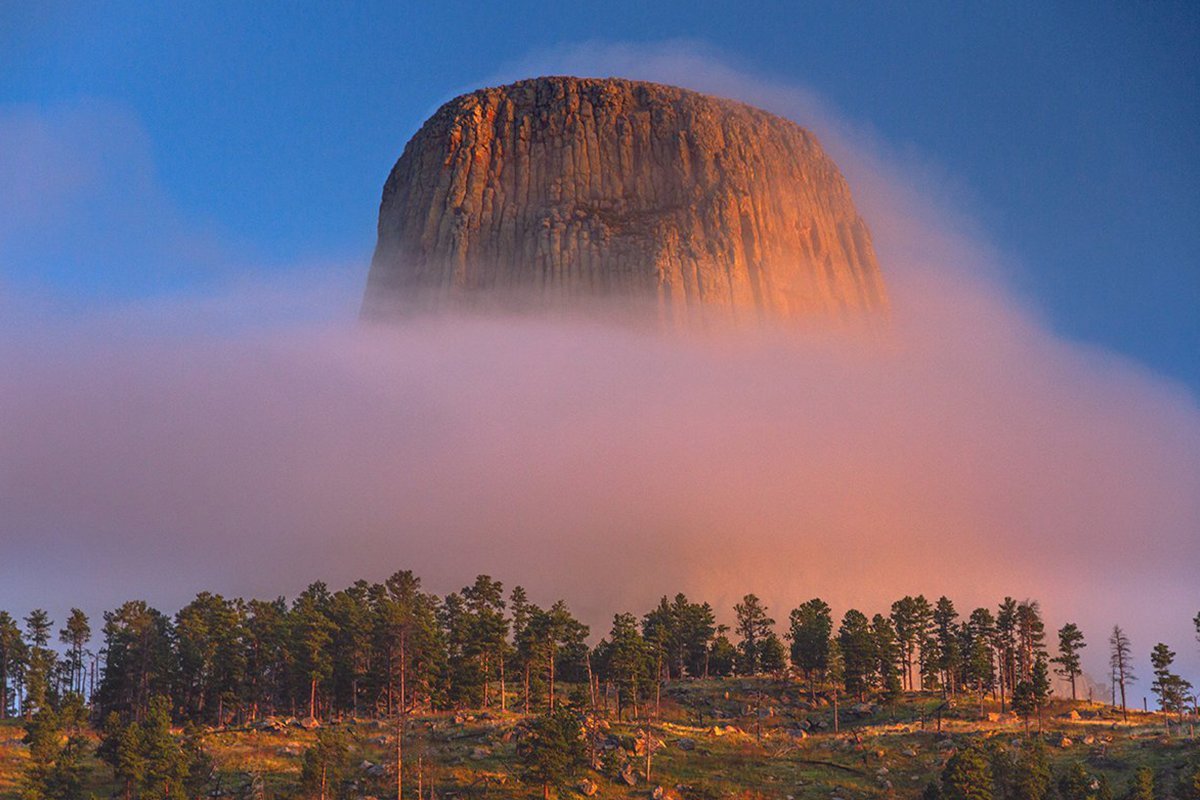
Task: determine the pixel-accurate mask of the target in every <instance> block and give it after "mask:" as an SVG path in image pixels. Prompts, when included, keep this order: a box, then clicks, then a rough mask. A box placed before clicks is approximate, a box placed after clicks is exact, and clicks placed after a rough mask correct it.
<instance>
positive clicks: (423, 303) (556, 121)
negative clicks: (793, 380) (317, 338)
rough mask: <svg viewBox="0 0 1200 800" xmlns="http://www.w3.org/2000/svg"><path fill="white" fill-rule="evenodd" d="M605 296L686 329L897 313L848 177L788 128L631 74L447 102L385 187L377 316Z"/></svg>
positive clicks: (572, 302) (373, 304)
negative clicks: (710, 323)
mask: <svg viewBox="0 0 1200 800" xmlns="http://www.w3.org/2000/svg"><path fill="white" fill-rule="evenodd" d="M600 300H604V301H613V302H614V303H615V304H617V305H621V306H626V307H633V306H639V307H640V306H644V307H646V308H649V309H652V310H653V311H654V313H655V314H657V315H658V316H659V317H661V318H663V319H665V320H669V321H672V322H678V323H683V324H688V323H690V322H693V321H696V320H702V319H703V320H707V319H712V318H729V319H731V320H733V321H744V320H756V319H765V318H778V317H783V318H794V317H811V316H817V315H835V316H846V315H849V314H853V313H856V312H861V311H873V310H880V309H883V308H884V307H886V304H887V300H886V293H885V290H884V287H883V282H882V278H881V276H880V272H879V265H878V263H877V261H876V258H875V252H874V249H873V247H872V245H871V235H870V233H869V231H868V230H867V226H866V224H865V223H864V222H863V220H862V218H861V217H859V215H858V212H857V211H856V210H855V208H854V203H853V202H852V200H851V198H850V190H849V188H848V187H847V185H846V182H845V180H844V179H843V178H842V176H841V174H840V173H839V172H838V169H837V166H836V165H835V164H834V163H833V162H832V161H831V160H830V159H829V157H828V156H826V155H825V153H824V152H823V151H822V149H821V146H820V145H819V144H818V143H817V140H816V139H815V138H814V137H813V135H812V134H811V133H809V132H808V131H806V130H804V129H803V128H801V127H799V126H797V125H795V124H794V123H792V122H789V121H787V120H784V119H781V118H779V117H776V116H774V115H772V114H769V113H767V112H765V111H761V110H759V109H756V108H752V107H750V106H747V105H743V104H741V103H736V102H732V101H729V100H723V99H719V98H715V97H710V96H707V95H702V94H698V93H696V92H691V91H687V90H684V89H678V88H675V87H671V86H662V85H658V84H652V83H640V82H634V81H626V80H616V79H604V80H598V79H581V78H568V77H548V78H537V79H533V80H526V81H521V82H519V83H514V84H512V85H510V86H503V87H499V88H491V89H481V90H479V91H476V92H472V93H470V94H466V95H463V96H461V97H458V98H456V99H454V100H451V101H450V102H448V103H446V104H445V105H444V106H442V107H441V108H440V109H439V110H438V111H437V113H435V114H434V115H433V117H431V118H430V119H429V120H428V121H427V122H426V123H425V124H424V126H422V128H421V129H420V131H418V132H417V134H416V135H415V136H413V138H412V140H411V141H410V142H409V143H408V145H407V147H405V149H404V154H403V155H402V156H401V157H400V160H399V161H398V162H397V163H396V166H395V168H393V170H392V173H391V175H390V176H389V177H388V180H387V184H386V185H385V186H384V190H383V201H382V203H381V205H380V211H379V240H378V244H377V246H376V250H375V257H374V259H373V261H372V264H371V272H370V276H369V278H368V282H367V291H366V297H365V300H364V314H365V315H367V316H369V317H385V316H390V315H393V314H396V313H403V312H405V311H409V310H417V309H427V308H444V307H447V306H456V305H469V306H477V305H491V304H501V305H509V304H517V305H520V306H522V307H526V308H528V307H535V308H539V307H540V308H551V307H555V308H557V307H564V306H566V307H573V306H577V305H587V304H590V303H593V302H595V301H600Z"/></svg>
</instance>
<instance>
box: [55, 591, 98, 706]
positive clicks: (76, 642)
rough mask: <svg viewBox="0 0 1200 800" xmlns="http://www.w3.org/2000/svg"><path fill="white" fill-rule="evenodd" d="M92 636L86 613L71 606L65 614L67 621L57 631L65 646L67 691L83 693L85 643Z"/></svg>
mask: <svg viewBox="0 0 1200 800" xmlns="http://www.w3.org/2000/svg"><path fill="white" fill-rule="evenodd" d="M91 638H92V627H91V625H90V624H89V621H88V617H87V614H85V613H83V612H82V611H80V610H79V609H78V608H72V609H71V613H70V614H69V615H68V616H67V623H66V625H65V626H64V627H63V629H62V630H61V631H59V632H58V640H59V641H60V642H62V643H63V644H65V645H66V646H67V658H66V666H67V672H68V675H69V676H70V680H69V684H70V685H69V691H72V692H78V693H79V694H84V693H85V690H86V688H87V687H86V686H85V685H84V676H85V674H86V663H85V660H84V659H85V653H86V648H87V643H88V641H90V640H91Z"/></svg>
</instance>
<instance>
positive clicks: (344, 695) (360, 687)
mask: <svg viewBox="0 0 1200 800" xmlns="http://www.w3.org/2000/svg"><path fill="white" fill-rule="evenodd" d="M370 594H371V587H370V585H369V584H368V583H367V582H366V581H356V582H355V583H354V585H352V586H350V587H348V588H346V589H343V590H342V591H339V592H334V594H333V598H332V600H331V601H330V604H329V619H330V620H331V621H332V622H333V643H332V650H333V652H332V656H333V680H332V684H333V703H334V705H335V706H336V707H339V708H341V709H343V710H345V711H349V712H350V713H351V714H353V715H354V716H358V714H359V704H360V701H361V700H362V697H363V691H364V688H365V684H366V681H367V674H368V670H369V668H370V664H371V655H372V653H371V634H372V626H371V622H372V614H371V603H370Z"/></svg>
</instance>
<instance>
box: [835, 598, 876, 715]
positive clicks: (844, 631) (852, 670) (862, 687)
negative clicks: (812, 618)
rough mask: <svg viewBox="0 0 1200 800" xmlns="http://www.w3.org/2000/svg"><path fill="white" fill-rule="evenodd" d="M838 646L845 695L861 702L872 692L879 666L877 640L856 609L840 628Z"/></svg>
mask: <svg viewBox="0 0 1200 800" xmlns="http://www.w3.org/2000/svg"><path fill="white" fill-rule="evenodd" d="M838 645H839V650H840V652H841V656H842V669H843V683H844V684H845V687H846V692H847V693H849V694H852V695H856V696H857V697H858V698H859V700H862V699H863V697H864V695H865V694H866V692H867V690H868V689H870V688H871V679H872V677H873V676H874V674H875V662H876V655H875V640H874V638H873V637H872V636H871V623H870V622H868V621H867V616H866V615H865V614H863V613H862V612H861V611H858V610H857V609H853V608H852V609H850V610H849V611H847V612H846V614H845V615H844V616H843V617H842V624H841V626H840V627H839V628H838Z"/></svg>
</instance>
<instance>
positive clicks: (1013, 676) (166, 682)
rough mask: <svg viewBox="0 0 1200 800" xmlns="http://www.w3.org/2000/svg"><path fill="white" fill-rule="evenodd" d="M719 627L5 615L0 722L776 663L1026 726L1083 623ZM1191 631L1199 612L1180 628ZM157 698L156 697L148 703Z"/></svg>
mask: <svg viewBox="0 0 1200 800" xmlns="http://www.w3.org/2000/svg"><path fill="white" fill-rule="evenodd" d="M732 610H733V618H734V620H735V624H734V625H733V627H732V628H729V627H726V626H724V625H720V624H718V623H717V621H716V614H715V612H714V610H713V608H712V606H711V605H709V604H708V603H703V602H695V601H693V600H691V599H689V598H688V597H686V596H685V595H683V594H677V595H675V596H674V597H665V596H664V597H663V598H662V599H661V600H660V602H659V603H658V604H657V605H656V606H655V607H654V608H652V609H651V610H649V611H648V612H646V613H644V614H642V615H641V616H637V615H635V614H631V613H620V614H616V615H615V616H614V617H613V620H612V625H611V628H610V629H609V631H608V632H607V634H606V635H605V636H604V637H603V638H602V639H600V641H599V642H598V643H597V644H596V645H595V646H589V643H588V637H589V633H590V631H589V629H588V627H587V626H586V625H584V624H583V623H581V622H580V621H579V620H578V619H576V618H575V616H574V615H573V614H572V613H571V611H570V609H569V608H568V607H567V605H566V603H564V602H563V601H561V600H560V601H558V602H555V603H553V604H552V605H550V606H548V607H545V608H543V607H540V606H538V605H536V604H534V603H532V602H531V601H530V600H529V598H528V596H527V594H526V592H525V590H524V589H522V588H521V587H520V586H517V587H514V588H513V589H511V591H508V592H506V591H505V587H504V586H503V585H502V584H501V583H500V582H499V581H497V580H494V579H493V578H491V577H489V576H487V575H480V576H479V577H478V578H476V579H475V581H474V582H473V583H471V584H470V585H468V586H465V587H463V588H462V589H461V590H460V591H458V592H452V593H450V594H448V595H445V596H438V595H435V594H433V593H430V592H427V591H425V590H424V589H423V588H422V586H421V581H420V579H419V578H417V577H416V576H415V575H414V574H413V573H411V572H408V571H401V572H397V573H395V574H394V575H392V576H391V577H389V578H388V579H387V580H385V581H383V582H381V583H368V582H366V581H359V582H356V583H354V584H353V585H351V586H349V587H347V588H345V589H342V590H339V591H331V590H330V589H329V588H328V587H327V586H326V585H325V584H324V583H313V584H312V585H310V586H309V587H308V588H307V589H305V590H304V591H303V592H301V593H300V595H299V596H298V597H296V598H295V599H294V600H292V601H291V602H288V601H286V600H285V599H284V598H277V599H275V600H242V599H228V598H225V597H222V596H221V595H217V594H212V593H209V592H201V593H200V594H199V595H197V596H196V597H195V599H194V600H192V601H191V602H190V603H188V604H187V605H186V606H184V607H183V608H182V609H180V610H179V611H178V612H177V613H176V614H175V615H174V616H173V617H170V616H167V615H166V614H164V613H162V612H160V611H158V610H156V609H154V608H152V607H150V606H149V605H147V604H146V603H145V602H143V601H136V600H135V601H131V602H128V603H125V604H124V605H122V606H121V607H120V608H117V609H115V610H113V611H109V612H107V613H105V614H104V624H103V627H102V629H101V631H100V637H101V639H102V641H101V642H100V646H99V647H98V648H97V652H96V653H93V652H92V650H90V649H89V645H91V642H92V631H91V627H90V623H89V620H88V618H87V616H86V615H85V614H84V613H83V612H82V611H80V610H78V609H72V611H71V613H70V615H69V617H68V619H67V621H66V623H65V624H64V626H63V627H62V628H61V630H59V631H58V642H59V643H60V644H61V648H59V649H56V648H55V647H54V646H53V645H52V642H53V639H54V624H53V622H52V621H51V620H50V618H49V616H48V615H47V614H46V612H44V611H42V610H35V611H33V612H31V613H30V614H29V615H28V616H27V617H25V618H24V620H23V622H24V626H23V628H22V626H20V625H19V624H18V622H17V620H15V619H14V618H13V617H12V616H11V615H10V614H8V613H5V612H0V715H5V716H7V715H9V714H12V713H20V714H22V715H23V716H25V717H27V718H31V717H32V716H33V715H35V714H37V713H38V712H39V711H41V710H43V709H47V710H52V711H55V712H57V711H58V710H60V709H61V708H62V702H61V701H62V698H65V697H68V696H71V695H77V696H81V697H84V698H86V699H87V704H88V705H89V706H90V710H91V715H92V717H91V718H92V719H93V720H94V721H102V720H107V719H108V718H109V715H111V714H115V715H116V718H117V719H119V720H121V721H122V722H123V723H124V724H130V723H139V724H140V723H143V722H145V721H146V720H147V719H148V717H149V715H150V713H151V711H152V710H153V709H154V708H155V703H156V702H157V703H161V704H163V706H162V707H163V708H164V709H166V713H167V714H168V715H169V717H170V718H172V719H174V720H176V721H190V722H194V723H198V724H207V725H214V724H215V725H223V724H233V723H242V722H247V721H252V720H255V719H258V718H261V717H264V716H267V715H272V714H288V715H292V716H307V717H314V718H336V717H341V716H379V717H388V718H392V717H396V716H398V715H405V714H408V713H410V712H412V711H414V710H416V709H431V710H438V709H449V708H495V709H499V710H514V711H522V712H524V713H541V712H550V711H553V710H554V709H555V708H556V706H557V705H559V704H561V701H560V698H558V697H557V694H556V693H557V692H558V689H557V688H556V687H559V686H560V684H563V683H569V684H572V685H577V686H583V687H586V689H585V691H584V692H583V694H584V696H585V700H586V702H587V703H588V704H590V705H591V706H592V707H593V708H597V707H603V708H605V709H608V708H612V709H613V710H615V712H616V714H617V716H618V717H620V718H624V717H626V716H627V715H631V716H632V717H633V718H639V717H641V716H643V715H645V714H646V713H647V711H648V709H652V708H656V707H657V703H658V698H659V687H660V686H661V684H662V683H663V682H664V681H668V680H678V679H680V678H688V677H691V678H701V677H709V676H714V677H720V676H725V675H730V674H739V675H753V674H760V673H782V672H784V671H785V670H786V669H788V668H789V665H790V667H791V668H794V670H795V672H796V674H797V675H798V676H799V677H800V679H801V680H802V681H803V683H804V685H805V686H806V688H807V690H808V691H809V693H810V694H814V695H815V694H816V693H817V692H819V691H820V692H830V691H833V692H834V694H835V696H836V694H838V693H845V694H847V695H850V696H852V697H856V698H860V699H865V698H866V697H867V696H868V695H871V696H873V697H876V698H877V699H881V700H882V701H883V702H889V701H890V700H892V699H894V698H896V697H897V696H898V695H899V694H900V693H901V692H903V691H906V690H907V691H917V690H924V691H929V692H938V693H941V694H943V695H944V696H947V697H952V696H955V695H963V696H966V697H970V698H976V699H978V701H979V703H980V705H981V710H982V703H983V701H984V698H985V697H987V696H991V697H992V698H994V699H996V700H998V701H999V702H1000V703H1001V705H1002V708H1003V707H1004V706H1007V705H1011V707H1012V708H1013V710H1014V711H1016V712H1017V713H1019V714H1021V715H1022V716H1024V717H1025V718H1026V719H1027V720H1030V721H1032V720H1034V719H1039V718H1040V713H1041V709H1042V708H1043V707H1044V705H1045V703H1046V700H1047V697H1048V695H1049V691H1050V672H1051V670H1054V671H1056V672H1057V673H1058V674H1059V675H1060V676H1062V678H1063V679H1064V680H1065V681H1066V682H1067V683H1068V684H1069V685H1070V687H1071V694H1072V697H1074V696H1075V695H1076V693H1077V682H1078V680H1079V678H1080V676H1081V675H1082V666H1081V660H1080V651H1081V650H1082V649H1083V648H1084V647H1086V642H1085V639H1084V635H1083V632H1082V631H1080V629H1079V628H1078V626H1076V625H1075V624H1073V623H1067V624H1066V625H1064V626H1062V627H1061V628H1060V629H1059V630H1058V631H1057V653H1056V654H1054V655H1053V656H1052V655H1051V653H1050V652H1049V651H1048V648H1047V643H1046V639H1047V635H1046V627H1045V623H1044V621H1043V619H1042V614H1041V609H1040V608H1039V606H1038V603H1037V602H1036V601H1024V602H1020V601H1017V600H1015V599H1013V598H1011V597H1006V598H1004V600H1003V601H1001V602H1000V603H999V604H998V605H997V606H996V607H994V608H983V607H981V608H976V609H974V610H972V611H971V612H970V613H968V614H966V615H965V616H963V615H962V614H960V612H959V611H958V609H957V608H956V607H955V604H954V603H953V602H952V601H951V600H950V599H949V598H947V597H939V598H937V599H936V600H935V601H933V602H930V601H929V600H928V599H926V598H925V597H924V596H923V595H916V596H906V597H903V598H901V599H899V600H897V601H896V602H894V603H892V604H891V607H890V609H889V611H888V613H886V614H884V613H875V614H873V615H872V616H868V615H867V614H866V613H864V612H862V611H860V610H858V609H849V610H847V611H846V612H845V613H844V614H842V616H841V617H840V619H839V620H837V621H836V623H835V619H834V616H833V613H832V610H831V608H830V606H829V605H828V604H827V603H825V602H824V601H823V600H821V599H820V598H813V599H811V600H808V601H806V602H803V603H801V604H799V605H798V606H797V607H796V608H795V609H793V610H791V612H790V613H789V614H788V618H787V627H786V630H784V631H783V632H782V634H783V635H782V636H780V635H779V633H778V632H777V631H776V623H775V620H774V619H773V618H772V616H771V614H770V609H768V608H767V607H766V606H765V605H764V604H763V602H762V601H761V600H760V599H759V598H758V597H757V596H755V595H753V594H747V595H746V596H745V597H744V598H742V600H741V601H740V602H738V603H737V604H736V605H735V606H734V608H733V609H732ZM1196 624H1197V626H1198V629H1197V636H1198V637H1200V615H1198V619H1197V620H1196ZM1109 644H1110V652H1111V662H1112V670H1113V700H1114V702H1116V699H1117V692H1118V690H1119V691H1120V695H1121V704H1122V705H1124V694H1125V688H1126V686H1127V684H1128V683H1129V682H1130V681H1132V680H1133V671H1132V654H1131V648H1130V645H1129V640H1128V638H1127V637H1126V636H1125V634H1124V632H1123V631H1122V630H1121V629H1120V628H1119V627H1118V628H1114V630H1113V632H1112V636H1111V637H1110V642H1109ZM1174 658H1175V654H1174V653H1173V652H1172V651H1171V650H1170V649H1169V648H1168V647H1167V646H1166V645H1165V644H1159V645H1158V646H1156V647H1155V648H1154V651H1153V654H1152V658H1151V662H1152V667H1153V672H1154V685H1153V688H1154V691H1155V693H1156V695H1157V696H1158V698H1159V705H1160V707H1161V708H1162V709H1163V710H1164V711H1169V712H1173V713H1182V712H1183V711H1184V710H1185V709H1186V708H1188V707H1189V704H1194V702H1195V699H1194V697H1193V695H1192V688H1191V685H1190V684H1189V683H1188V682H1187V681H1185V680H1184V679H1183V678H1182V677H1180V676H1179V675H1177V674H1175V673H1174V672H1173V671H1172V664H1173V660H1174ZM157 698H162V699H161V700H157Z"/></svg>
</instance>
